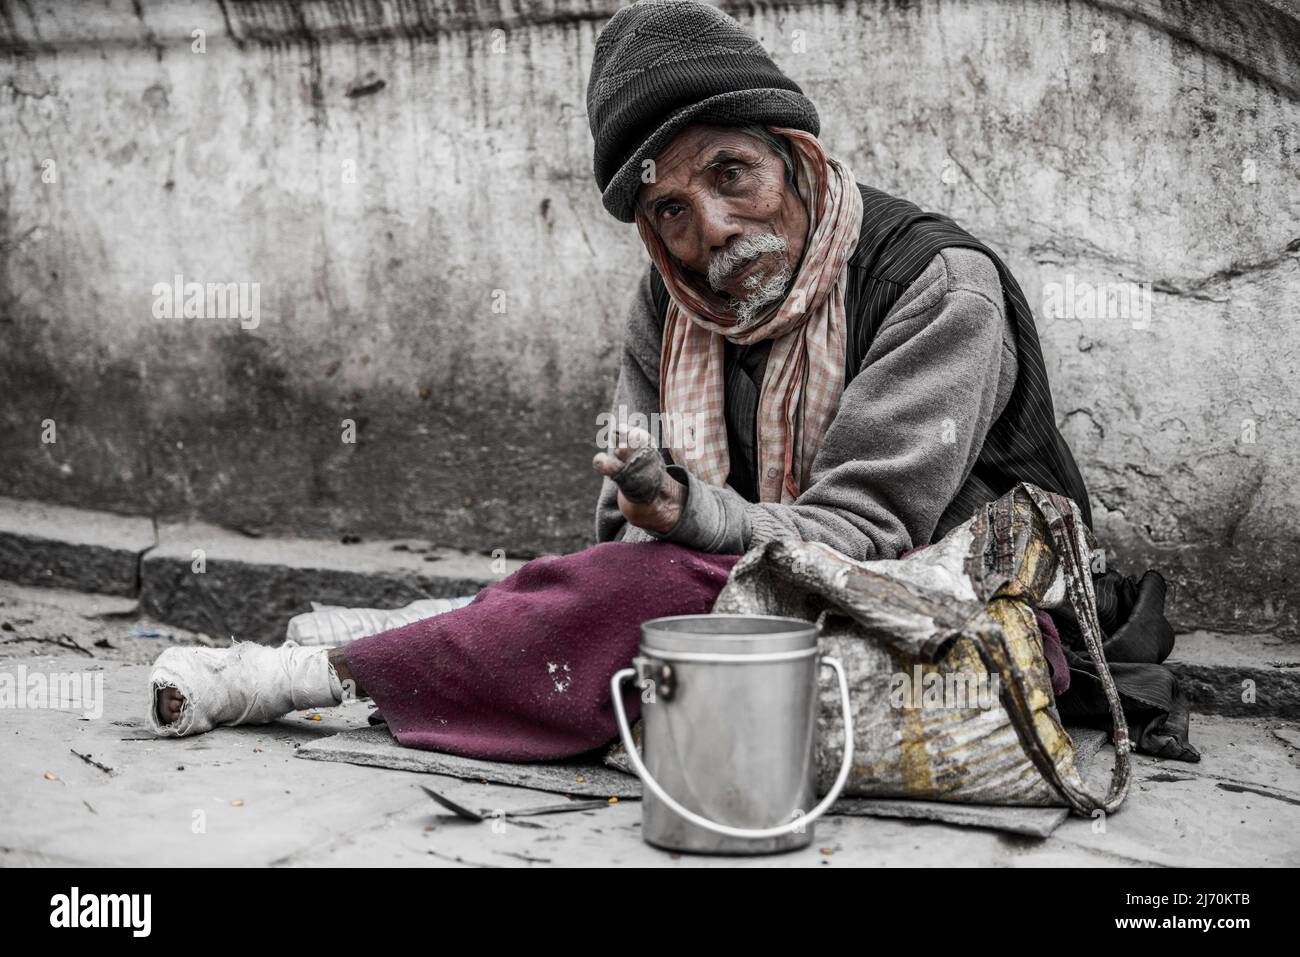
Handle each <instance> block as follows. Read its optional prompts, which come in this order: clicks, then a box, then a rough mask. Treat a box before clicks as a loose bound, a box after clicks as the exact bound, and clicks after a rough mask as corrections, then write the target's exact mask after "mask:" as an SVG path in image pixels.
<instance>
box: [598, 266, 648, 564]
mask: <svg viewBox="0 0 1300 957" xmlns="http://www.w3.org/2000/svg"><path fill="white" fill-rule="evenodd" d="M662 340H663V330H662V329H661V328H660V327H659V323H658V319H657V317H656V314H655V307H654V297H653V296H652V295H651V293H650V267H649V266H647V267H646V270H645V272H644V273H642V275H641V278H640V280H639V281H638V282H637V286H636V290H635V291H634V292H633V294H632V300H631V302H630V303H629V305H628V312H627V321H626V323H625V324H624V328H623V352H622V359H621V361H620V363H619V369H618V385H617V386H616V387H615V389H614V406H613V408H612V410H611V413H612V415H613V416H614V419H615V421H618V420H619V418H620V406H621V407H622V410H623V414H622V418H623V419H624V420H626V419H628V418H630V417H631V416H632V415H633V413H637V412H639V413H641V414H643V415H645V416H646V418H647V419H649V417H650V415H651V414H652V413H655V412H658V411H659V349H660V344H661V343H662ZM653 540H654V539H653V537H652V536H651V535H650V533H649V532H646V531H644V530H642V529H640V528H637V527H636V526H635V525H629V524H628V522H627V519H625V518H624V517H623V513H622V512H620V511H619V508H618V486H617V485H615V484H614V482H613V481H612V480H611V479H609V478H605V479H604V480H603V481H602V482H601V487H600V498H599V499H598V500H597V502H596V541H598V542H612V541H653Z"/></svg>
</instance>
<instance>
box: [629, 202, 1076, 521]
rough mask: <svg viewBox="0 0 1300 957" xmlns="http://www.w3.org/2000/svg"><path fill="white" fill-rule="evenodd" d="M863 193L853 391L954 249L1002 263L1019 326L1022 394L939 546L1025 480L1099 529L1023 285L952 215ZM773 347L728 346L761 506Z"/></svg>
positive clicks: (988, 441) (750, 480) (734, 399)
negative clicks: (758, 436) (882, 337)
mask: <svg viewBox="0 0 1300 957" xmlns="http://www.w3.org/2000/svg"><path fill="white" fill-rule="evenodd" d="M858 189H859V190H861V192H862V203H863V211H862V233H861V236H860V238H859V240H858V246H857V249H856V251H855V252H854V254H853V256H852V258H851V259H850V260H849V265H848V289H847V291H846V294H845V311H846V313H847V316H848V323H849V329H848V343H847V345H848V348H847V353H848V356H847V361H846V363H845V370H844V381H845V383H846V384H847V383H848V382H850V381H852V379H853V377H854V376H856V375H857V374H858V372H859V371H860V370H861V368H862V360H863V359H864V358H865V357H866V355H867V351H868V350H869V349H870V348H871V343H872V341H873V340H874V339H875V337H876V332H877V330H879V329H880V325H881V323H882V322H883V321H884V319H885V316H886V315H888V314H889V311H890V309H892V308H893V306H894V303H896V302H897V301H898V299H899V297H900V296H901V295H902V294H903V291H904V290H905V289H906V288H907V287H908V286H909V285H910V284H911V283H912V282H913V281H915V280H916V278H917V277H918V276H920V275H921V273H922V272H923V271H924V270H925V267H926V266H928V265H929V264H930V261H931V260H932V259H934V257H935V256H936V255H938V253H939V251H940V250H941V249H943V248H945V247H949V246H964V247H967V248H969V249H977V250H979V251H980V252H982V253H984V254H985V255H987V256H988V257H989V258H990V259H991V260H993V264H994V265H995V266H996V267H997V270H998V275H999V276H1000V277H1001V279H1002V291H1003V293H1004V294H1005V296H1006V307H1007V310H1008V312H1009V318H1010V320H1011V322H1012V325H1013V327H1014V329H1015V335H1016V347H1017V353H1018V354H1017V365H1018V370H1017V374H1016V384H1015V387H1014V389H1013V390H1012V393H1011V397H1010V399H1009V400H1008V401H1007V406H1006V408H1005V409H1004V410H1003V411H1002V414H1001V415H1000V416H999V417H998V418H997V420H996V421H995V422H994V423H993V424H992V426H990V428H989V433H988V436H987V437H986V438H985V440H984V447H983V449H982V450H981V451H980V454H979V457H978V458H977V459H976V461H975V466H974V468H973V469H972V470H971V475H970V478H968V479H967V480H966V483H965V484H964V485H963V486H962V487H961V489H959V490H958V492H957V494H956V495H955V496H954V497H953V500H952V502H951V503H950V504H949V505H948V507H947V509H946V510H945V511H944V514H943V516H942V518H941V519H940V520H939V525H938V527H937V528H936V529H935V533H934V540H936V541H937V540H938V539H940V538H942V537H943V536H944V535H945V534H946V533H947V532H948V531H949V530H950V529H952V528H953V527H954V526H956V525H959V524H961V523H962V522H964V521H965V520H966V519H968V518H969V517H970V516H971V513H972V512H974V510H975V509H976V508H978V507H979V506H980V505H982V504H984V503H986V502H991V501H994V500H995V499H997V498H999V497H1001V496H1002V495H1003V494H1005V493H1006V492H1007V491H1009V490H1010V489H1011V487H1012V486H1014V485H1015V484H1016V483H1017V482H1021V481H1024V482H1032V483H1034V484H1035V485H1038V486H1041V487H1042V488H1045V489H1047V490H1048V491H1050V492H1058V493H1060V494H1062V495H1067V496H1069V497H1070V498H1072V499H1074V500H1075V502H1077V503H1078V505H1079V508H1080V510H1081V511H1082V512H1083V517H1084V520H1085V521H1086V522H1087V523H1088V525H1089V526H1091V525H1092V509H1091V508H1090V506H1089V503H1088V491H1087V488H1086V487H1085V486H1084V484H1083V477H1082V476H1081V475H1080V474H1079V468H1078V466H1077V465H1076V464H1075V461H1074V456H1073V455H1072V454H1071V453H1070V448H1069V446H1068V445H1066V443H1065V438H1064V436H1062V435H1061V433H1060V431H1059V430H1058V429H1057V427H1056V413H1055V410H1054V409H1053V407H1052V394H1051V391H1050V390H1049V388H1048V384H1047V370H1046V368H1045V367H1044V365H1043V352H1042V349H1041V348H1040V346H1039V343H1038V332H1037V330H1035V328H1034V317H1033V314H1032V312H1031V311H1030V309H1029V304H1028V303H1027V302H1026V301H1025V297H1024V293H1022V292H1021V291H1020V286H1019V284H1017V283H1016V280H1015V278H1014V277H1012V275H1011V273H1010V272H1009V271H1008V270H1007V268H1006V266H1005V265H1003V263H1002V260H1001V259H999V258H998V257H997V256H996V255H995V254H994V253H993V251H992V250H991V249H989V248H988V247H987V246H985V245H984V244H983V243H981V242H980V241H979V240H977V239H975V238H974V237H973V236H971V235H970V234H969V233H967V232H966V231H965V230H964V229H962V228H961V227H960V226H958V225H957V224H956V223H955V222H953V221H952V220H951V219H949V218H948V217H947V216H943V215H940V214H939V213H927V212H923V211H922V210H921V209H920V208H919V207H917V206H915V205H914V204H912V203H909V202H907V201H906V200H902V199H896V198H894V197H893V196H889V195H887V194H885V193H882V192H880V190H877V189H872V188H871V187H869V186H863V185H862V184H861V183H859V184H858ZM650 288H651V292H652V294H653V296H654V301H655V311H656V316H657V318H658V321H659V328H660V329H661V330H662V329H663V322H664V317H665V316H666V314H667V311H668V290H667V288H666V287H665V286H664V283H663V279H662V278H661V277H660V275H659V273H658V272H657V271H655V270H654V269H653V268H652V270H651V278H650ZM770 345H771V344H770V342H760V343H755V344H754V345H752V346H735V345H733V344H731V343H730V342H728V343H726V346H725V354H726V372H725V376H726V402H725V410H726V420H727V443H728V446H729V448H730V450H731V474H730V475H729V476H728V478H727V482H728V484H729V485H731V487H732V488H734V489H736V491H738V492H739V493H740V494H741V495H743V496H745V498H747V499H748V500H749V501H751V502H755V501H758V493H757V490H756V488H757V484H756V481H755V470H756V464H755V463H756V456H755V430H756V412H757V408H758V393H759V386H760V385H761V383H762V381H763V370H764V366H765V365H766V362H767V353H768V350H769V348H770ZM918 544H920V543H918Z"/></svg>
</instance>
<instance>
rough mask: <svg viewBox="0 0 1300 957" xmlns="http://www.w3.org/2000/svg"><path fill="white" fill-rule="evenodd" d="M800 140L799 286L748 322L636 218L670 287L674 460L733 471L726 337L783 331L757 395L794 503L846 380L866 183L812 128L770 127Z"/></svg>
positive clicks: (754, 338) (711, 473)
mask: <svg viewBox="0 0 1300 957" xmlns="http://www.w3.org/2000/svg"><path fill="white" fill-rule="evenodd" d="M767 128H768V129H769V130H771V131H772V132H773V133H776V134H779V135H781V136H784V137H786V139H788V140H789V141H790V145H791V146H792V147H793V148H794V153H795V160H796V167H797V169H796V175H795V184H796V186H798V188H799V192H800V195H802V196H804V197H809V196H811V197H814V201H813V202H811V203H809V204H808V218H809V223H808V241H807V244H806V247H805V250H804V254H803V259H802V261H801V263H800V265H799V272H798V274H797V275H796V276H795V277H794V280H793V282H792V283H791V286H790V291H789V292H788V293H787V295H786V296H785V298H784V299H783V300H781V301H780V302H778V303H773V304H770V305H769V306H768V307H767V309H766V311H765V312H764V313H760V315H759V316H758V318H756V319H755V320H754V321H753V322H752V323H751V324H750V325H749V326H748V327H747V328H746V329H745V330H744V331H743V332H741V331H739V330H737V329H735V328H734V327H735V325H736V320H735V317H734V316H733V315H732V314H731V313H730V312H729V310H728V309H727V308H726V305H725V299H724V298H723V297H720V296H718V295H717V294H716V293H715V292H713V290H712V289H710V288H709V287H708V285H707V283H703V284H701V285H700V286H697V285H696V284H694V283H692V282H691V281H690V280H688V279H687V278H686V277H685V276H684V275H683V274H682V271H681V270H680V269H679V268H678V267H677V265H676V264H675V261H674V260H673V259H672V258H671V257H670V255H669V253H668V250H667V249H666V248H665V247H664V245H663V242H662V241H661V240H660V239H659V237H658V235H657V234H656V233H655V230H654V227H653V226H652V225H651V224H650V223H649V221H647V220H646V219H645V218H644V217H643V216H642V215H641V212H640V210H639V209H638V210H637V213H636V224H637V229H638V230H639V231H640V233H641V239H642V241H643V242H644V243H645V246H646V249H647V250H648V251H649V253H650V258H651V259H652V260H653V261H654V264H655V266H656V267H657V268H658V270H659V273H660V275H661V276H663V279H664V284H665V286H666V287H667V289H668V293H669V296H670V302H669V305H668V313H667V316H666V317H665V321H664V336H663V352H662V361H661V364H660V373H659V395H660V407H661V408H660V426H661V430H662V437H661V440H660V441H661V444H662V445H663V446H665V447H667V448H668V449H669V450H670V451H671V453H672V456H673V461H674V462H676V463H677V464H679V465H683V466H685V467H686V468H687V469H688V470H689V471H690V472H691V474H692V475H694V476H696V477H698V478H701V479H703V480H704V481H706V482H709V483H711V484H713V485H723V484H725V483H726V480H727V475H728V473H729V472H730V457H729V455H728V451H727V429H726V422H725V420H724V418H723V396H724V382H723V341H722V337H723V336H726V337H727V338H728V339H730V340H731V341H732V342H734V343H737V344H741V345H748V344H749V343H752V342H760V341H762V340H764V339H771V340H772V348H771V352H770V353H769V355H768V360H767V368H766V371H765V373H764V376H763V387H762V391H761V392H760V393H759V400H758V492H759V501H762V502H791V501H793V500H794V499H796V498H798V497H799V494H800V491H801V490H802V489H806V488H807V487H808V484H809V479H810V476H811V473H812V461H813V457H814V456H815V455H816V454H817V449H818V448H819V447H820V446H821V442H822V439H823V438H824V437H825V435H826V431H827V429H829V428H830V424H831V420H832V419H834V418H835V413H836V411H837V410H838V409H839V404H840V396H841V394H842V393H843V391H844V362H845V335H846V319H845V314H844V293H845V271H846V270H845V267H846V264H847V263H848V259H849V256H851V255H852V254H853V250H854V249H855V248H856V246H857V242H858V235H859V232H860V231H861V228H862V194H861V193H860V192H859V191H858V187H857V183H856V181H855V180H854V177H853V174H852V172H851V171H850V170H849V169H848V168H847V167H845V166H844V165H843V164H842V163H840V162H839V161H837V160H834V159H831V158H830V157H828V156H827V155H826V153H825V151H824V150H823V149H822V145H821V143H820V142H819V141H818V139H817V137H816V136H813V135H812V134H811V133H806V132H804V131H803V130H796V129H787V128H785V127H777V126H769V127H767Z"/></svg>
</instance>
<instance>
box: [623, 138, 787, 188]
mask: <svg viewBox="0 0 1300 957" xmlns="http://www.w3.org/2000/svg"><path fill="white" fill-rule="evenodd" d="M767 152H771V147H770V146H769V145H768V144H766V143H764V142H763V141H762V140H761V139H760V138H759V137H757V136H755V135H754V134H753V133H751V132H749V131H748V130H745V129H744V128H742V127H738V126H723V125H718V124H713V123H692V124H690V125H689V126H685V127H683V128H682V129H681V130H679V131H678V132H677V135H676V136H674V137H673V138H672V139H671V140H669V142H668V144H667V145H666V146H664V148H663V149H661V150H660V151H659V152H658V153H657V154H656V155H655V157H654V164H655V165H654V178H653V179H651V180H649V181H647V182H645V183H643V184H642V185H641V187H640V188H639V190H638V191H637V202H638V203H639V204H645V203H647V202H651V201H653V200H654V199H655V198H656V197H657V196H659V195H662V194H663V193H664V192H665V191H666V190H668V189H671V188H673V187H676V186H681V185H683V184H685V183H688V182H690V180H691V179H692V178H694V177H696V176H699V175H701V174H703V173H704V172H705V170H706V169H707V167H708V166H709V165H710V164H711V163H714V162H719V161H721V160H725V159H727V158H729V157H736V158H743V157H753V156H756V155H759V156H761V155H763V154H764V153H767Z"/></svg>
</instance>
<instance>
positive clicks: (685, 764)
mask: <svg viewBox="0 0 1300 957" xmlns="http://www.w3.org/2000/svg"><path fill="white" fill-rule="evenodd" d="M819 632H820V629H819V628H818V626H817V625H815V624H812V623H810V622H807V621H803V620H801V619H798V618H778V617H773V616H765V615H679V616H676V617H673V618H656V619H654V620H653V621H647V622H645V623H644V624H643V625H642V626H641V654H640V655H639V656H638V657H637V658H635V659H633V665H634V667H632V668H625V669H623V670H622V671H620V672H618V674H616V675H614V677H613V678H612V679H611V682H610V687H611V689H612V691H613V698H614V710H615V714H616V716H617V718H618V727H619V732H620V733H621V734H622V736H623V746H624V747H625V748H626V749H627V754H628V759H629V760H630V761H631V763H632V766H633V767H634V768H635V769H636V772H637V774H638V775H639V776H640V778H641V781H642V783H643V784H644V785H645V788H646V791H645V795H644V798H643V801H642V810H641V834H642V836H643V837H644V838H645V840H646V841H647V842H648V843H650V844H653V845H655V846H656V847H662V848H666V849H668V850H674V851H690V852H697V853H704V854H768V853H772V852H776V851H789V850H794V849H795V848H800V847H806V846H807V845H808V844H810V843H811V842H812V839H813V827H812V823H813V821H815V820H816V819H817V818H818V817H820V816H821V815H822V813H823V812H825V811H826V809H827V808H829V807H830V806H831V805H832V804H833V803H834V802H835V799H836V798H837V797H839V793H840V790H841V789H842V788H843V787H844V782H845V781H846V780H847V779H848V775H849V768H850V767H851V765H852V762H853V721H852V716H851V715H850V713H849V688H848V682H847V680H846V679H845V676H844V669H843V667H842V666H841V665H840V663H839V661H837V660H836V659H834V658H829V657H828V658H821V659H820V661H819V658H818V654H817V638H818V635H819ZM819 665H820V666H825V667H830V668H833V669H834V670H835V672H836V674H837V675H838V676H839V683H840V706H841V708H842V710H843V713H844V759H843V761H842V763H841V766H840V773H839V777H838V778H837V779H836V781H835V784H834V785H833V786H832V788H831V790H830V792H829V793H828V794H827V795H826V797H825V798H824V799H823V800H822V802H821V803H820V804H818V805H817V806H816V807H813V808H812V809H811V810H808V809H809V808H810V807H811V806H812V804H813V802H814V801H815V800H816V790H815V788H816V784H817V767H816V759H815V752H814V748H813V745H814V737H815V734H816V730H817V673H818V671H819ZM634 676H635V677H636V678H637V679H638V684H639V685H640V686H641V688H642V694H641V701H642V706H641V717H642V720H643V722H644V727H643V741H642V745H643V747H644V749H645V756H644V761H643V760H642V758H641V757H640V756H639V755H638V753H637V749H636V747H635V745H634V743H633V741H632V731H631V728H630V727H629V726H628V720H627V714H626V713H625V712H624V710H623V694H622V685H623V682H624V681H626V680H627V679H628V678H631V677H634Z"/></svg>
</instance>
